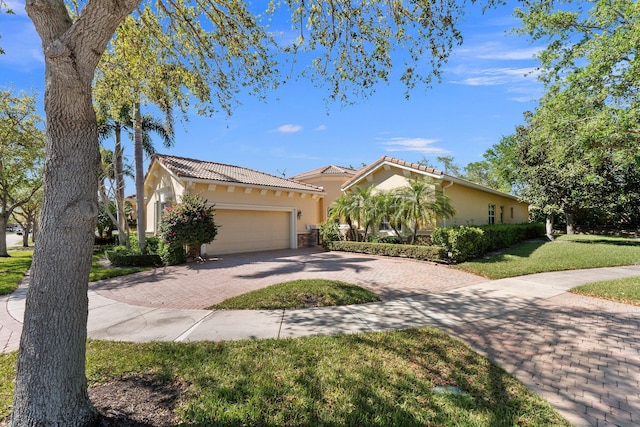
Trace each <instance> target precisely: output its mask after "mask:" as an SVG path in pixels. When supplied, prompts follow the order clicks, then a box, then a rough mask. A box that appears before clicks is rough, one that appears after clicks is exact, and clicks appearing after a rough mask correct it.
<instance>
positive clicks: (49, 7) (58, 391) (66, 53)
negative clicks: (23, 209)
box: [11, 0, 138, 427]
mask: <svg viewBox="0 0 640 427" xmlns="http://www.w3.org/2000/svg"><path fill="white" fill-rule="evenodd" d="M137 4H138V1H130V0H124V1H122V2H116V3H109V4H108V5H107V4H105V3H104V2H88V3H86V4H85V6H84V7H83V9H82V12H81V17H80V18H79V19H77V20H75V21H74V20H73V19H72V18H71V17H70V16H69V14H68V12H67V8H66V7H65V3H64V1H62V0H27V1H26V10H27V13H28V14H29V17H30V18H31V20H32V21H33V23H34V25H35V28H36V30H37V32H38V35H39V36H40V38H41V40H42V46H43V51H44V54H45V55H44V56H45V82H46V84H45V88H46V89H45V94H44V110H45V113H46V157H45V163H44V197H43V205H42V214H41V221H40V223H39V227H40V231H41V233H40V234H39V239H38V245H37V246H36V248H35V252H34V256H33V263H32V266H31V280H30V285H29V290H28V292H27V298H26V309H25V314H24V323H23V329H22V336H21V339H20V350H19V353H18V366H17V371H16V386H15V392H14V400H13V413H12V418H11V426H13V427H18V426H20V427H23V426H87V425H90V424H91V423H93V422H94V421H95V418H96V415H95V411H94V409H93V407H92V405H91V402H90V401H89V396H88V393H87V379H86V376H85V353H86V339H87V316H88V297H87V287H88V282H89V270H90V268H91V254H92V250H93V242H94V239H93V235H94V230H95V226H96V219H97V216H98V204H97V203H98V200H97V192H98V177H99V171H100V151H99V148H98V147H99V145H98V127H97V123H96V116H95V111H94V109H93V103H92V95H91V83H92V81H93V76H94V73H95V67H96V66H97V64H98V61H99V60H100V56H101V54H102V52H104V49H105V47H106V44H107V42H108V40H109V38H110V37H111V36H112V35H113V33H114V31H115V29H116V27H117V26H118V24H119V23H120V22H121V21H122V19H124V17H125V16H126V15H128V14H129V13H131V11H132V10H133V9H134V8H135V7H136V5H137Z"/></svg>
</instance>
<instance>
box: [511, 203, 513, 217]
mask: <svg viewBox="0 0 640 427" xmlns="http://www.w3.org/2000/svg"><path fill="white" fill-rule="evenodd" d="M511 219H513V206H512V207H511Z"/></svg>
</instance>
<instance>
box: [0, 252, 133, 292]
mask: <svg viewBox="0 0 640 427" xmlns="http://www.w3.org/2000/svg"><path fill="white" fill-rule="evenodd" d="M9 255H11V256H10V257H8V258H0V295H7V294H10V293H11V292H13V291H14V290H15V289H16V288H17V287H18V285H19V284H20V280H22V277H23V276H24V274H25V273H26V272H27V270H28V269H29V267H31V258H32V257H33V251H24V250H20V251H10V252H9ZM101 257H102V255H100V254H94V255H93V258H92V260H91V272H90V273H89V281H91V282H94V281H96V280H102V279H109V278H111V277H118V276H124V275H126V274H132V273H137V272H139V271H144V270H145V268H138V267H126V268H110V267H103V266H102V265H100V262H99V261H100V258H101Z"/></svg>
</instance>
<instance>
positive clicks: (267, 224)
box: [205, 209, 291, 255]
mask: <svg viewBox="0 0 640 427" xmlns="http://www.w3.org/2000/svg"><path fill="white" fill-rule="evenodd" d="M215 214H216V216H215V220H216V224H218V225H219V226H220V228H218V235H217V236H216V239H215V240H214V241H213V243H212V244H210V245H206V248H205V251H206V253H207V255H219V254H234V253H241V252H256V251H268V250H273V249H288V248H289V247H291V238H290V236H291V234H290V221H291V219H290V218H291V213H290V212H267V211H244V210H227V209H219V210H216V211H215Z"/></svg>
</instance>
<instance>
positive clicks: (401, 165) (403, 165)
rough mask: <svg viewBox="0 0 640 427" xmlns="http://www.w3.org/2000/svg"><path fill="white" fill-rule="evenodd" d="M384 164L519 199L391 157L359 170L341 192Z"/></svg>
mask: <svg viewBox="0 0 640 427" xmlns="http://www.w3.org/2000/svg"><path fill="white" fill-rule="evenodd" d="M385 164H387V165H393V166H396V167H399V168H401V169H408V170H411V171H413V172H418V173H422V174H424V175H427V176H430V177H432V178H434V179H439V180H443V181H451V182H453V183H455V184H458V185H462V186H464V187H470V188H475V189H477V190H481V191H485V192H487V193H492V194H496V195H499V196H503V197H508V198H510V199H514V200H517V201H520V198H519V197H517V196H514V195H512V194H509V193H504V192H502V191H498V190H494V189H493V188H489V187H486V186H484V185H481V184H477V183H475V182H471V181H467V180H466V179H463V178H458V177H456V176H453V175H448V174H445V173H444V172H442V171H439V170H437V169H433V168H430V167H426V166H423V165H421V164H418V163H411V162H405V161H403V160H399V159H396V158H393V157H390V156H382V157H381V158H380V159H378V160H377V161H375V162H374V163H372V164H371V165H369V166H367V167H365V168H363V169H361V170H360V171H358V173H357V174H356V175H355V176H354V177H353V178H351V179H350V180H349V181H347V182H345V183H344V184H343V186H342V188H341V190H342V191H345V190H347V189H349V188H350V187H352V186H353V185H355V184H356V183H358V182H359V181H361V180H362V179H363V178H365V177H366V176H367V175H369V174H370V173H373V172H374V171H375V170H376V169H379V168H380V167H383V166H384V165H385Z"/></svg>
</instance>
